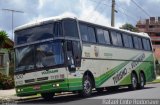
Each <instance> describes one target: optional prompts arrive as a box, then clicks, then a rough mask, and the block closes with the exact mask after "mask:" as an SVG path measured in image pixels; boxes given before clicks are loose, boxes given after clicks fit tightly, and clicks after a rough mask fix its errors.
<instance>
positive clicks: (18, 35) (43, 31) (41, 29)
mask: <svg viewBox="0 0 160 105" xmlns="http://www.w3.org/2000/svg"><path fill="white" fill-rule="evenodd" d="M49 38H53V24H46V25H41V26H37V27H34V28H29V29H25V30H21V31H17V32H15V42H16V45H19V44H24V43H29V42H34V41H38V40H44V39H49Z"/></svg>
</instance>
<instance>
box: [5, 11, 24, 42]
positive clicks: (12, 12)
mask: <svg viewBox="0 0 160 105" xmlns="http://www.w3.org/2000/svg"><path fill="white" fill-rule="evenodd" d="M2 11H8V12H11V14H12V40H13V27H14V21H13V16H14V13H15V12H16V13H24V12H23V11H17V10H13V9H2Z"/></svg>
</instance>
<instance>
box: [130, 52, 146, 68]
mask: <svg viewBox="0 0 160 105" xmlns="http://www.w3.org/2000/svg"><path fill="white" fill-rule="evenodd" d="M144 58H145V54H144V53H143V54H142V55H140V56H139V57H138V58H137V59H136V60H135V61H133V62H132V63H131V67H132V69H133V68H135V67H136V66H137V65H138V64H139V63H140V62H141V61H143V60H144Z"/></svg>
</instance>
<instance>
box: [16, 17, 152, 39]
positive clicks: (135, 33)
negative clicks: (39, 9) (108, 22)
mask: <svg viewBox="0 0 160 105" xmlns="http://www.w3.org/2000/svg"><path fill="white" fill-rule="evenodd" d="M65 18H70V19H77V18H76V17H74V16H55V17H49V18H44V19H40V20H35V21H32V22H29V23H27V24H24V25H21V26H19V27H16V28H15V31H18V30H23V29H26V28H30V27H34V26H38V25H41V24H45V23H49V22H53V21H58V20H63V19H65ZM78 20H79V21H82V22H85V23H88V24H93V25H98V26H100V27H104V28H109V29H113V30H118V31H121V32H125V33H129V34H134V35H138V36H143V37H148V38H149V35H148V34H147V33H144V32H140V33H137V32H131V31H128V30H124V29H119V28H115V27H111V26H105V25H101V24H95V23H91V22H87V21H85V20H81V19H78Z"/></svg>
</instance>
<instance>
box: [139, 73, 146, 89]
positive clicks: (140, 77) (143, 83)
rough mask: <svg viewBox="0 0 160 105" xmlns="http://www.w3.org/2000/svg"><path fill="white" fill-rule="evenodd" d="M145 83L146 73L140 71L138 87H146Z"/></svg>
mask: <svg viewBox="0 0 160 105" xmlns="http://www.w3.org/2000/svg"><path fill="white" fill-rule="evenodd" d="M144 85H145V75H144V73H142V72H141V73H140V74H139V84H138V88H139V89H143V88H144Z"/></svg>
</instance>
